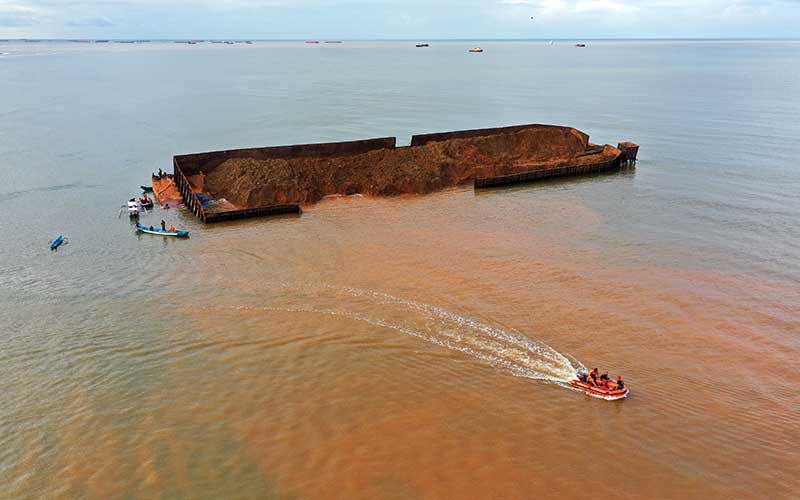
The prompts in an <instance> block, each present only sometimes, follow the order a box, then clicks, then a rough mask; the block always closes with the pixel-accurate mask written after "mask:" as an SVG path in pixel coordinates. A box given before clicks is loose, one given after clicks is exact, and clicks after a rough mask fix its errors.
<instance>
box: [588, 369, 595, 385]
mask: <svg viewBox="0 0 800 500" xmlns="http://www.w3.org/2000/svg"><path fill="white" fill-rule="evenodd" d="M589 382H590V383H591V384H592V385H597V368H595V369H594V370H592V371H590V372H589Z"/></svg>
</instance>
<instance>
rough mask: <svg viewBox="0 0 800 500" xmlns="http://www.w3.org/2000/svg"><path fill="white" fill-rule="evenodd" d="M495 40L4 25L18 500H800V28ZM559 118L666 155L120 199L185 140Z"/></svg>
mask: <svg viewBox="0 0 800 500" xmlns="http://www.w3.org/2000/svg"><path fill="white" fill-rule="evenodd" d="M472 45H474V43H455V42H451V43H435V44H432V46H431V47H430V48H429V49H415V48H414V47H413V43H411V44H408V43H345V44H342V45H328V46H325V45H320V46H306V45H305V44H302V43H257V44H254V45H236V46H227V45H225V46H221V45H196V46H188V45H176V44H171V43H151V44H141V45H118V44H103V45H84V44H68V43H27V44H25V43H0V53H2V55H0V179H2V182H0V234H2V235H3V236H2V242H0V394H2V395H3V397H2V399H1V400H0V498H14V499H16V498H20V499H22V498H55V499H61V498H63V499H73V498H86V499H108V498H209V499H218V498H276V499H295V498H297V499H299V498H308V499H336V498H364V499H375V498H402V499H410V498H423V499H440V498H442V499H444V498H503V499H516V498H519V499H528V498H576V499H577V498H585V497H586V495H587V494H591V495H592V496H593V497H595V498H630V499H639V498H664V499H666V498H706V499H728V498H767V497H768V498H775V499H778V498H795V495H796V494H797V491H798V489H800V480H798V478H797V470H798V469H800V452H798V450H797V444H798V443H800V427H798V425H797V421H798V418H800V391H799V390H798V388H797V380H798V378H799V377H800V373H798V370H797V360H798V356H800V319H798V310H800V199H799V198H798V193H800V166H798V163H797V158H798V157H800V142H798V140H797V138H798V136H800V121H798V120H797V117H798V116H800V98H798V95H800V64H798V62H799V61H800V43H796V42H713V43H712V42H705V43H702V42H695V43H688V42H658V43H655V42H620V43H612V42H596V43H591V44H590V46H589V47H587V48H586V49H582V50H578V49H575V48H574V47H572V45H571V44H569V43H566V42H564V43H559V44H556V45H555V46H552V47H551V46H547V45H545V44H544V43H540V42H530V43H510V42H507V43H482V46H483V47H484V49H485V50H486V52H485V53H483V54H477V55H476V54H468V53H467V52H466V49H467V48H469V47H470V46H472ZM531 122H538V123H556V124H566V125H572V126H575V127H577V128H580V129H582V130H584V131H585V132H587V133H589V134H591V135H592V140H593V141H594V142H599V143H605V142H609V143H614V144H615V143H616V142H617V141H619V140H633V141H636V142H638V143H640V144H641V146H642V150H641V153H640V159H641V161H640V163H639V165H638V168H637V169H636V170H635V171H633V170H632V171H626V172H621V173H619V174H613V175H602V176H596V177H590V178H583V179H576V180H566V181H558V182H548V183H542V184H537V185H528V186H522V187H515V188H511V189H503V190H492V191H486V192H477V193H476V192H474V191H473V190H472V188H471V187H468V186H465V187H462V188H457V189H453V190H448V191H445V192H441V193H437V194H433V195H430V196H403V197H398V198H390V199H370V198H365V197H359V196H353V197H342V198H332V199H327V200H325V201H324V202H323V203H321V204H319V205H316V206H313V207H309V208H308V209H307V210H306V212H305V213H304V214H303V215H302V216H301V217H288V218H278V219H270V220H251V221H245V222H236V223H230V224H223V225H213V226H203V225H202V224H200V223H198V222H197V221H195V220H194V219H193V218H192V217H191V216H190V215H189V214H187V213H184V212H181V211H177V210H169V211H157V212H156V213H155V214H152V215H150V216H148V217H147V219H146V220H150V221H152V222H153V223H154V224H157V223H158V221H159V220H160V219H161V218H165V219H166V220H167V222H168V224H172V223H174V224H175V225H176V226H180V227H186V228H187V229H189V230H191V231H192V236H191V238H190V239H189V240H185V241H176V240H165V239H159V238H154V237H150V236H136V235H135V234H134V232H133V230H132V228H131V226H130V224H129V223H128V221H127V220H125V218H122V219H118V217H117V215H118V210H119V207H120V205H121V204H122V203H123V202H124V201H125V200H126V199H127V198H128V197H130V196H132V195H134V194H135V193H136V191H137V186H139V185H140V184H143V183H145V182H147V181H148V176H149V174H150V172H152V171H154V170H157V169H158V168H159V167H160V168H164V169H167V168H170V165H171V156H172V155H173V154H178V153H186V152H194V151H203V150H213V149H228V148H234V147H245V146H262V145H278V144H287V143H295V142H317V141H330V140H348V139H360V138H365V137H378V136H385V135H393V136H394V135H396V136H398V137H399V138H400V141H401V142H407V141H408V140H409V138H410V136H411V135H412V134H414V133H423V132H435V131H446V130H454V129H464V128H475V127H484V126H497V125H510V124H519V123H531ZM59 233H63V234H65V235H66V236H67V237H68V238H69V241H70V242H69V244H68V245H66V246H64V247H63V248H62V249H61V250H59V251H58V252H56V253H50V251H49V250H48V248H47V246H48V242H49V240H51V239H53V238H54V237H55V236H56V235H57V234H59ZM582 365H585V366H589V367H594V366H599V367H601V369H608V370H610V371H611V373H612V375H616V374H617V373H621V374H623V375H624V376H626V380H627V381H628V385H629V387H631V390H632V394H631V397H630V398H629V399H628V400H625V401H622V402H617V403H608V402H604V401H600V400H595V399H590V398H587V397H585V396H584V395H582V394H581V393H579V392H575V391H572V390H570V389H568V388H566V387H565V386H564V385H563V381H564V380H567V379H568V378H569V377H570V376H571V374H572V373H573V371H574V369H575V368H576V367H579V366H582ZM587 492H589V493H587Z"/></svg>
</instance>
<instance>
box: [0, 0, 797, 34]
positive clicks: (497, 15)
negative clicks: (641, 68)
mask: <svg viewBox="0 0 800 500" xmlns="http://www.w3.org/2000/svg"><path fill="white" fill-rule="evenodd" d="M16 37H43V38H45V37H47V38H63V37H67V38H68V37H73V38H75V37H81V38H139V37H146V38H195V37H197V38H201V37H241V38H338V39H359V38H361V39H364V38H366V39H381V38H419V39H423V38H569V37H576V38H593V37H597V38H606V37H610V38H632V37H644V38H649V37H655V38H669V37H701V38H705V37H707V38H718V37H744V38H749V37H758V38H798V37H800V0H371V1H369V0H0V38H16Z"/></svg>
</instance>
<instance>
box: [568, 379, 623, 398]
mask: <svg viewBox="0 0 800 500" xmlns="http://www.w3.org/2000/svg"><path fill="white" fill-rule="evenodd" d="M569 385H571V386H572V387H575V388H576V389H580V390H582V391H583V392H585V393H586V394H588V395H590V396H593V397H595V398H600V399H605V400H606V401H615V400H617V399H623V398H626V397H628V388H627V387H623V388H622V389H618V388H617V385H616V383H615V382H611V383H610V384H609V387H608V389H606V388H604V387H598V386H596V385H592V384H590V383H589V382H583V381H580V380H570V381H569Z"/></svg>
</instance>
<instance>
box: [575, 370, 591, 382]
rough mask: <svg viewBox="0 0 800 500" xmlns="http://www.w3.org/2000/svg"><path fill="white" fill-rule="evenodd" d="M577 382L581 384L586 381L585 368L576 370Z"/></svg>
mask: <svg viewBox="0 0 800 500" xmlns="http://www.w3.org/2000/svg"><path fill="white" fill-rule="evenodd" d="M577 375H578V380H580V381H581V382H586V381H587V380H588V378H587V377H588V376H589V372H587V371H586V369H585V368H581V369H579V370H578V374H577Z"/></svg>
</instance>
